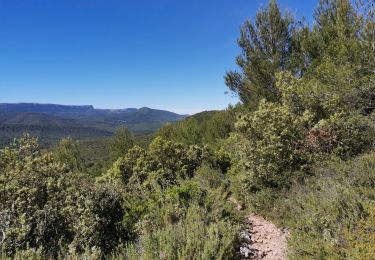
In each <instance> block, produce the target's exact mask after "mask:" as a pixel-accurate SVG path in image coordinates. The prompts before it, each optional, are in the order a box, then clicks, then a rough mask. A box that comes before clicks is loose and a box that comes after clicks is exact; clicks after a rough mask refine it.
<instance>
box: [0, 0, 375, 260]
mask: <svg viewBox="0 0 375 260" xmlns="http://www.w3.org/2000/svg"><path fill="white" fill-rule="evenodd" d="M374 8H375V7H374V3H373V1H371V0H368V1H366V0H364V1H358V2H355V3H353V2H352V1H349V0H320V1H319V5H318V7H317V8H316V10H315V11H314V23H313V24H310V25H309V24H305V23H304V22H302V21H298V20H297V19H296V18H293V16H292V15H291V14H290V13H288V12H287V11H283V10H281V9H280V7H279V6H278V4H277V2H276V1H275V0H270V1H269V3H268V5H267V6H266V7H265V8H263V9H260V10H259V11H258V13H257V16H256V17H254V19H252V20H249V21H245V22H244V24H243V25H242V27H241V30H240V37H239V40H238V44H239V47H240V48H241V53H240V54H239V55H238V57H237V58H236V62H237V65H238V70H237V71H230V72H228V73H227V74H226V75H225V81H226V84H227V85H228V88H229V89H230V91H232V92H233V93H234V94H236V95H238V97H239V99H240V101H241V102H240V103H239V104H238V105H236V106H233V107H232V106H230V107H228V108H227V109H226V110H224V111H212V112H203V113H200V114H197V115H194V116H191V117H187V118H186V119H184V120H182V121H179V122H176V123H171V124H167V125H165V126H164V127H162V128H161V129H160V130H159V131H158V132H157V133H156V134H155V136H146V137H144V138H134V136H132V135H131V133H130V132H129V131H128V130H127V129H126V128H120V129H119V130H118V131H117V133H116V134H115V136H114V137H112V138H110V139H103V140H102V141H100V142H97V143H92V142H77V141H75V140H72V139H63V140H61V141H60V143H59V144H58V145H56V146H55V147H53V148H51V149H49V150H42V149H40V147H39V145H38V142H37V140H36V139H34V138H31V137H30V136H27V135H26V136H24V137H22V138H20V139H18V140H16V141H15V142H14V143H12V144H11V145H10V146H8V147H7V148H5V149H2V150H1V156H0V198H1V200H0V246H1V248H2V250H1V251H0V252H1V253H0V256H1V257H2V258H5V259H7V258H17V259H25V258H33V259H50V258H58V259H65V258H68V259H171V260H174V259H262V258H265V259H267V258H266V257H267V254H266V255H263V256H256V254H255V253H254V254H250V255H248V256H247V257H246V256H245V255H243V254H241V251H240V246H241V244H242V243H243V237H241V236H240V234H241V230H244V228H245V227H244V226H245V224H246V223H245V217H246V216H248V215H249V214H254V215H257V216H262V217H263V218H265V219H267V220H268V221H272V222H273V223H275V224H276V225H277V226H278V227H279V228H280V229H286V230H287V231H288V234H289V235H288V237H287V243H288V251H287V255H288V258H290V259H369V260H370V259H375V250H374V245H375V147H374V144H375V143H374V141H375V111H374V109H375V19H374V12H375V9H374ZM312 11H313V10H312ZM94 158H95V159H94ZM96 158H97V159H96ZM270 250H271V251H272V248H270Z"/></svg>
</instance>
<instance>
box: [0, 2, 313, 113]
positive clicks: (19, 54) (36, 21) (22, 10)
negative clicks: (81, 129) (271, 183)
mask: <svg viewBox="0 0 375 260" xmlns="http://www.w3.org/2000/svg"><path fill="white" fill-rule="evenodd" d="M279 2H280V5H281V7H282V8H283V9H284V8H288V9H289V10H290V11H292V12H293V13H295V14H296V16H298V17H302V16H305V17H307V19H308V20H310V19H311V14H312V10H313V9H314V7H315V6H316V4H317V0H308V1H300V0H281V1H279ZM265 4H266V1H265V0H0V93H1V94H0V102H39V103H58V104H76V105H83V104H92V105H94V106H95V107H97V108H125V107H142V106H148V107H152V108H161V109H167V110H171V111H175V112H179V113H194V112H198V111H202V110H211V109H221V108H225V107H226V106H227V105H228V103H236V102H237V101H236V99H235V98H232V97H231V95H225V94H224V92H225V91H226V90H227V88H226V86H225V84H224V80H223V76H224V74H225V72H226V71H227V70H230V69H234V68H235V56H236V55H237V54H238V53H239V50H238V47H237V45H236V39H237V38H238V35H239V26H240V25H241V24H242V22H243V21H244V20H245V19H246V18H252V17H254V15H255V13H256V11H257V9H258V8H259V7H260V6H264V5H265Z"/></svg>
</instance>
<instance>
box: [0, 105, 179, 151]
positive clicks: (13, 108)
mask: <svg viewBox="0 0 375 260" xmlns="http://www.w3.org/2000/svg"><path fill="white" fill-rule="evenodd" d="M185 117H186V115H180V114H176V113H173V112H169V111H165V110H157V109H151V108H147V107H143V108H139V109H137V108H125V109H96V108H94V107H93V106H91V105H88V106H66V105H55V104H36V103H18V104H4V103H3V104H0V145H1V146H3V145H4V144H8V143H9V142H10V141H11V140H13V138H14V137H17V136H20V135H22V134H23V133H25V132H28V133H30V134H31V135H33V136H39V137H40V141H41V142H42V143H44V144H49V143H54V142H56V141H58V140H59V139H61V138H63V137H67V136H70V137H72V138H74V139H90V138H96V137H106V136H111V135H112V134H113V133H114V132H115V130H116V129H117V128H118V127H120V126H126V127H127V128H128V129H129V130H130V131H131V132H132V133H133V134H135V135H141V134H149V133H152V132H154V131H156V130H157V129H158V128H160V127H161V126H162V125H164V124H166V123H168V122H175V121H178V120H181V119H184V118H185Z"/></svg>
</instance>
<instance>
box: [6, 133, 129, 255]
mask: <svg viewBox="0 0 375 260" xmlns="http://www.w3.org/2000/svg"><path fill="white" fill-rule="evenodd" d="M0 196H1V198H2V199H1V202H0V229H1V233H2V234H3V240H4V241H3V242H2V244H1V246H2V248H3V254H5V255H2V256H4V257H5V256H12V255H14V254H15V253H16V252H21V251H22V250H26V249H30V248H36V249H37V250H39V249H40V250H42V252H43V255H44V256H49V257H54V256H57V254H58V253H59V251H60V249H61V248H63V247H69V248H71V249H72V250H78V251H81V250H83V249H84V247H85V246H90V247H92V246H96V247H97V248H98V249H99V250H101V252H103V253H105V254H106V253H108V252H109V251H111V250H112V249H113V248H114V247H115V246H117V244H118V243H119V241H120V239H121V238H122V237H123V236H124V234H126V233H124V232H122V231H121V228H122V227H121V220H122V216H123V209H122V207H121V204H122V202H121V201H122V197H121V196H120V195H119V192H118V190H117V189H116V188H115V187H113V186H107V185H105V184H103V185H96V184H95V183H94V182H93V181H92V179H90V178H87V177H85V176H80V175H77V174H72V173H71V172H69V169H68V168H67V167H66V166H64V165H63V164H61V163H59V162H57V161H56V160H55V159H54V157H53V156H52V154H50V153H42V152H41V151H40V150H39V147H38V143H37V141H36V140H35V139H31V138H29V137H28V136H25V137H23V138H21V139H19V140H17V141H16V142H15V143H14V144H13V145H12V146H10V147H7V148H5V149H3V150H1V156H0Z"/></svg>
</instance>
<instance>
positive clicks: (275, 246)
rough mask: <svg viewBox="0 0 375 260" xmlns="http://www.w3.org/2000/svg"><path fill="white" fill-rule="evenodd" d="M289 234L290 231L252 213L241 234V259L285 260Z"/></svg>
mask: <svg viewBox="0 0 375 260" xmlns="http://www.w3.org/2000/svg"><path fill="white" fill-rule="evenodd" d="M287 236H288V231H286V230H281V229H279V228H277V227H276V226H275V225H274V224H273V223H272V222H269V221H267V220H265V219H264V218H263V217H261V216H258V215H254V214H251V215H249V216H248V217H247V220H246V227H245V229H244V230H242V232H241V234H240V237H241V247H240V259H257V260H258V259H262V260H284V259H286V257H287V249H288V247H287Z"/></svg>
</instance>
